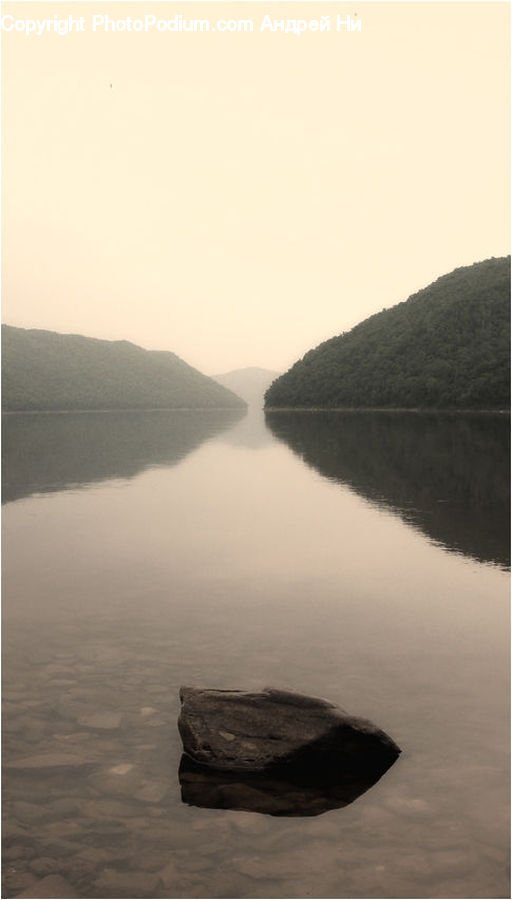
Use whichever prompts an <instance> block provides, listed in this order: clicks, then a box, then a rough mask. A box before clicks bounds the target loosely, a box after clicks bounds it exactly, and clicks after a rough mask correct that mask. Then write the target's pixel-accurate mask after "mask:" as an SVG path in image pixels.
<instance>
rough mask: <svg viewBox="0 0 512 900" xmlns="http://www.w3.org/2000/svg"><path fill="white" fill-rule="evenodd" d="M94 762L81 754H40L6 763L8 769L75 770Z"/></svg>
mask: <svg viewBox="0 0 512 900" xmlns="http://www.w3.org/2000/svg"><path fill="white" fill-rule="evenodd" d="M93 762H94V760H93V759H92V758H91V757H89V756H85V755H84V754H79V753H73V754H71V753H38V754H36V755H35V756H24V757H23V758H22V759H13V760H11V761H10V762H7V763H4V765H5V768H6V769H69V768H71V769H74V768H80V767H82V766H89V765H91V764H92V763H93Z"/></svg>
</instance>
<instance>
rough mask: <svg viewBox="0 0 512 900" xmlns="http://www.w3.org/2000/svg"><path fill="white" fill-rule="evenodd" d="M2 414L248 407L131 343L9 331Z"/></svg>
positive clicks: (175, 360) (173, 359) (171, 359)
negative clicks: (69, 410)
mask: <svg viewBox="0 0 512 900" xmlns="http://www.w3.org/2000/svg"><path fill="white" fill-rule="evenodd" d="M2 382H3V389H2V408H3V409H4V410H5V411H9V412H12V411H15V410H63V409H183V408H189V407H190V408H213V407H215V408H240V407H242V408H243V407H245V403H244V401H243V400H241V399H240V398H239V397H237V396H235V394H233V393H232V392H231V391H229V390H227V389H226V388H224V387H222V386H221V385H220V384H218V383H217V382H216V381H213V379H212V378H208V377H207V376H206V375H202V374H201V372H198V371H197V369H193V368H192V366H189V365H187V363H186V362H184V361H183V360H182V359H180V358H179V357H178V356H176V355H175V354H174V353H168V352H164V351H155V350H143V349H142V347H137V346H136V345H135V344H130V343H129V342H128V341H102V340H96V339H95V338H89V337H82V336H81V335H76V334H57V333H56V332H54V331H40V330H36V329H25V328H13V327H11V326H8V325H3V326H2Z"/></svg>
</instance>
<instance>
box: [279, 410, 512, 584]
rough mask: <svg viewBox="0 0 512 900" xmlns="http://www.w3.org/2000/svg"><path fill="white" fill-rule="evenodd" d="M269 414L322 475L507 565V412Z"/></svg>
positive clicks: (455, 544) (435, 536)
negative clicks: (503, 413)
mask: <svg viewBox="0 0 512 900" xmlns="http://www.w3.org/2000/svg"><path fill="white" fill-rule="evenodd" d="M265 419H266V423H267V425H268V427H269V428H270V430H271V431H272V433H273V434H274V435H275V437H277V438H279V439H280V440H282V441H283V442H284V443H286V444H288V446H289V447H290V448H291V449H292V450H293V451H294V453H296V454H297V455H298V456H300V457H301V459H303V460H304V462H305V463H306V464H307V465H309V466H311V467H313V468H314V469H316V470H317V471H318V472H320V474H321V475H323V476H325V477H326V478H328V479H330V480H332V481H337V482H339V483H340V484H346V485H347V486H348V487H350V488H352V489H353V490H355V491H357V493H359V494H361V495H362V496H363V497H365V498H367V499H368V500H370V501H371V502H372V503H375V504H376V505H378V506H382V507H390V508H391V509H393V510H394V511H395V512H397V513H398V514H399V515H400V516H401V517H402V518H403V519H404V520H405V521H406V522H408V523H409V524H411V525H414V526H416V527H417V528H419V529H421V530H422V531H423V532H424V534H426V535H427V536H428V537H429V538H430V539H431V540H433V541H434V542H436V543H440V544H442V545H443V546H444V547H445V548H446V549H448V550H452V551H458V552H460V553H463V554H465V555H466V556H470V557H473V558H474V559H477V560H480V561H482V562H494V563H497V564H499V565H502V566H505V567H508V566H510V538H509V535H510V484H509V463H510V436H509V428H510V418H509V416H507V415H499V414H477V413H467V414H466V413H436V412H418V413H415V412H407V413H400V412H393V411H388V412H369V411H367V412H365V411H352V412H350V411H348V412H320V411H319V412H305V411H303V412H299V411H283V412H279V411H272V412H271V411H268V412H266V414H265Z"/></svg>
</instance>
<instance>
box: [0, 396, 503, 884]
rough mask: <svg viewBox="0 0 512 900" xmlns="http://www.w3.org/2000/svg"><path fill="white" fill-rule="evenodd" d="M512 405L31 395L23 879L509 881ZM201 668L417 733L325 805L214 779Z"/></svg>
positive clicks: (12, 823) (10, 762)
mask: <svg viewBox="0 0 512 900" xmlns="http://www.w3.org/2000/svg"><path fill="white" fill-rule="evenodd" d="M508 428H509V420H508V418H506V417H501V416H495V415H487V416H485V415H476V414H475V415H444V416H443V415H436V414H415V413H409V414H399V413H386V414H383V413H381V414H378V413H352V414H350V413H346V414H345V413H329V414H327V413H286V412H283V413H269V414H267V416H266V419H265V417H264V415H263V413H259V412H250V413H249V414H248V415H247V416H243V415H240V414H238V413H233V412H222V411H219V412H186V411H182V412H146V413H83V414H72V413H69V414H60V415H56V414H54V415H52V414H48V415H43V414H41V415H39V414H33V415H10V416H6V417H4V424H3V429H4V487H3V502H4V507H3V514H4V521H3V529H4V536H3V566H4V584H3V645H4V646H3V688H4V701H3V702H4V713H3V762H4V775H3V792H4V802H3V819H4V830H3V838H4V866H3V881H4V888H3V896H5V897H16V896H18V895H24V896H33V897H42V896H51V897H57V896H66V897H71V896H78V897H90V898H99V897H106V898H108V897H133V898H135V897H140V898H144V897H155V898H165V897H169V898H173V897H174V898H178V897H183V898H193V897H210V898H217V897H225V898H231V897H232V898H242V897H264V898H276V897H278V898H280V897H282V898H285V897H302V898H304V897H333V898H336V897H340V898H341V897H344V898H345V897H346V898H351V897H352V898H363V897H367V898H368V897H371V898H373V897H375V898H384V897H397V898H398V897H424V898H434V897H436V898H441V897H445V898H451V897H475V898H476V897H506V896H508V895H509V881H508V855H509V846H510V844H509V834H508V798H509V787H508V772H509V763H508V753H509V747H508V743H509V740H508V739H509V734H510V729H509V721H508V683H509V675H508V671H509V670H508V644H509V615H508V591H509V574H508V568H507V567H508V564H509V558H508V553H509V543H508V521H509V519H508V458H509V451H508ZM180 685H198V686H204V687H217V688H238V689H260V688H263V687H265V686H269V685H270V686H275V687H280V688H288V689H291V690H295V691H299V692H302V693H307V694H311V695H317V696H322V697H327V698H328V699H330V700H332V701H334V702H336V703H339V704H340V705H341V706H342V707H343V708H345V709H347V710H348V711H349V712H351V713H353V714H355V715H359V716H364V717H367V718H369V719H371V720H372V721H374V722H375V723H376V724H377V725H379V726H380V727H381V728H383V729H384V730H385V731H387V732H388V733H389V734H390V735H391V737H392V738H393V739H394V740H395V741H396V742H397V743H398V744H399V745H400V747H401V748H402V755H401V756H400V758H399V759H398V761H397V762H396V763H395V764H394V765H393V766H392V768H391V769H389V771H388V772H386V774H385V775H384V776H383V777H382V778H381V780H380V781H379V782H378V783H377V784H376V785H374V786H373V787H372V788H370V789H369V790H368V791H367V792H366V793H364V794H362V795H361V796H360V797H358V798H357V799H356V800H355V801H354V802H353V803H351V804H350V805H348V806H346V807H344V808H340V809H334V810H331V811H329V812H326V813H324V814H322V815H318V816H297V817H293V818H288V817H275V816H268V815H262V814H259V813H255V812H247V811H243V810H229V809H228V810H226V809H224V810H222V809H211V808H203V807H200V806H188V805H186V804H184V803H183V802H182V800H181V790H180V784H179V779H178V767H179V763H180V758H181V749H182V748H181V742H180V739H179V735H178V731H177V728H176V720H177V716H178V713H179V699H178V691H179V687H180Z"/></svg>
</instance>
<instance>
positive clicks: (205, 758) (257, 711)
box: [178, 687, 400, 808]
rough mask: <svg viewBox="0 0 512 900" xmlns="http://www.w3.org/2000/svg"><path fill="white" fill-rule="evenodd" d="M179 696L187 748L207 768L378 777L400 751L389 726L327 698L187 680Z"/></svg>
mask: <svg viewBox="0 0 512 900" xmlns="http://www.w3.org/2000/svg"><path fill="white" fill-rule="evenodd" d="M180 699H181V703H182V708H181V714H180V717H179V720H178V728H179V732H180V735H181V739H182V741H183V749H184V751H185V753H186V754H187V755H188V756H189V757H190V758H191V759H192V760H194V762H196V763H199V764H200V765H201V766H205V767H207V768H211V769H216V770H220V771H224V772H231V773H245V774H256V773H259V774H265V776H267V777H271V778H276V777H277V778H285V779H286V781H288V782H290V783H292V784H300V785H327V784H328V785H332V784H333V782H335V781H336V779H337V778H339V777H341V778H342V779H346V777H347V775H349V776H350V778H354V777H355V778H357V777H361V776H362V777H363V778H367V777H368V776H371V778H372V779H373V781H375V780H377V778H378V777H380V775H382V774H383V773H384V772H385V771H386V770H387V769H388V768H389V767H390V766H391V765H392V764H393V763H394V762H395V760H396V759H397V757H398V755H399V754H400V748H399V747H398V746H397V745H396V744H395V742H394V741H393V740H392V739H391V738H390V737H389V736H388V735H387V734H385V732H383V731H381V730H380V729H379V728H377V727H376V726H375V725H373V724H372V723H371V722H369V721H368V720H367V719H360V718H356V717H355V716H350V715H348V713H346V712H345V711H344V710H342V709H340V707H338V706H336V705H335V704H334V703H330V702H329V701H328V700H322V699H319V698H316V697H307V696H304V695H302V694H295V693H292V692H291V691H280V690H275V689H274V688H266V689H265V690H264V691H262V692H261V693H253V692H247V691H225V690H207V689H201V688H190V687H184V688H181V691H180ZM244 808H247V807H244Z"/></svg>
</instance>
